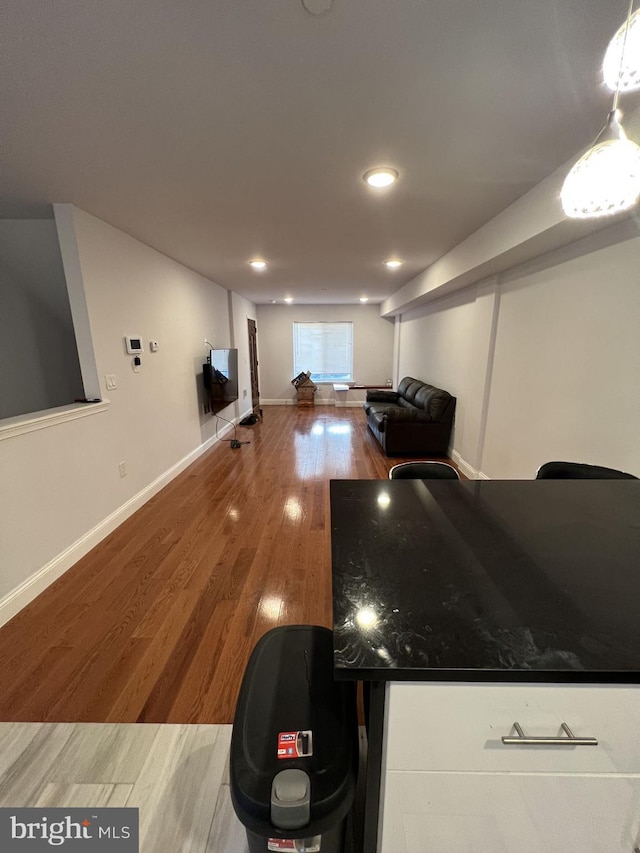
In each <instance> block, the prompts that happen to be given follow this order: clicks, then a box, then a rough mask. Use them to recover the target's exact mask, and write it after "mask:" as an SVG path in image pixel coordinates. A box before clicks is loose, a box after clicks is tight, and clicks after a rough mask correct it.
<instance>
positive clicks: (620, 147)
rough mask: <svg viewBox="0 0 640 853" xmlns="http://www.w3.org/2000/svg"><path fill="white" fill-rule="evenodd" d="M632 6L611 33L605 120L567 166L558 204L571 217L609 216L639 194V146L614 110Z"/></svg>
mask: <svg viewBox="0 0 640 853" xmlns="http://www.w3.org/2000/svg"><path fill="white" fill-rule="evenodd" d="M632 10H633V0H630V3H629V13H628V15H627V22H626V24H625V25H624V26H623V27H621V29H620V30H619V31H618V33H616V35H615V36H614V42H615V41H616V39H617V38H618V35H620V33H622V43H621V49H620V51H619V63H618V73H617V75H616V84H615V94H614V96H613V106H612V109H611V112H610V113H609V116H608V118H607V124H606V125H605V127H604V128H603V130H602V131H601V132H600V133H599V134H598V136H597V137H596V139H595V141H594V143H593V145H592V146H591V148H589V150H588V151H587V153H586V154H584V155H583V156H582V157H581V158H580V159H579V160H578V162H577V163H576V164H575V166H574V167H573V168H572V169H571V171H570V172H569V174H568V175H567V177H566V179H565V182H564V184H563V186H562V192H561V193H560V198H561V201H562V208H563V210H564V212H565V214H566V215H567V216H569V217H571V218H577V219H589V218H595V217H600V216H612V215H613V214H615V213H621V212H622V211H624V210H629V208H631V207H633V205H634V204H635V203H636V202H637V201H638V198H640V147H638V146H637V145H636V144H635V142H632V141H631V140H630V139H627V135H626V134H625V132H624V130H623V129H622V125H621V124H620V119H621V118H622V113H621V112H620V111H619V110H618V98H619V95H620V90H621V83H620V81H621V79H622V75H623V69H624V68H625V67H627V66H625V56H626V54H627V50H626V49H627V46H628V44H629V41H628V37H629V35H630V24H631V21H632V19H633V17H635V16H632ZM637 27H638V25H636V33H637Z"/></svg>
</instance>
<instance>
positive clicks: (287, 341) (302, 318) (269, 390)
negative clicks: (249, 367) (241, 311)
mask: <svg viewBox="0 0 640 853" xmlns="http://www.w3.org/2000/svg"><path fill="white" fill-rule="evenodd" d="M296 321H298V322H320V321H330V322H335V321H351V322H353V370H354V381H355V382H358V383H359V384H361V385H369V384H375V383H384V382H386V380H387V379H390V378H391V377H392V369H393V333H394V324H393V320H385V319H383V318H382V317H380V309H379V306H377V305H299V306H296V305H259V306H258V320H257V324H258V351H259V358H260V399H261V400H262V401H263V402H265V403H269V402H272V403H274V402H281V403H283V402H291V401H294V400H295V389H294V387H293V385H292V384H291V380H292V378H293V375H294V374H293V323H294V322H296ZM333 400H334V393H333V387H332V385H331V384H328V385H320V386H319V387H318V390H317V392H316V395H315V402H316V404H322V403H333Z"/></svg>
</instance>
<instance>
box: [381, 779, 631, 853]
mask: <svg viewBox="0 0 640 853" xmlns="http://www.w3.org/2000/svg"><path fill="white" fill-rule="evenodd" d="M639 800H640V778H638V777H633V776H627V777H618V778H614V777H607V776H579V775H573V776H553V775H542V774H540V775H534V776H527V775H519V774H504V775H502V774H487V775H484V774H481V773H477V774H470V775H468V776H465V775H462V774H458V773H416V772H406V773H403V772H397V771H393V772H390V773H387V775H386V778H385V780H384V807H383V813H382V832H381V838H380V845H379V848H378V849H379V851H380V853H460V851H473V853H514V851H517V853H560V852H561V853H605V851H606V853H634V851H635V850H637V847H636V845H638V844H640V812H639V810H638V801H639Z"/></svg>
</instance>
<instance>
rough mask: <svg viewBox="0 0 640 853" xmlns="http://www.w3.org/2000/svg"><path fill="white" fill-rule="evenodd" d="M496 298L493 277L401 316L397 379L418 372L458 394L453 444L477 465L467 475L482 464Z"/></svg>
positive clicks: (461, 454) (426, 379) (431, 381)
mask: <svg viewBox="0 0 640 853" xmlns="http://www.w3.org/2000/svg"><path fill="white" fill-rule="evenodd" d="M496 300H497V280H496V279H491V280H489V281H487V282H483V283H481V284H480V285H476V286H474V287H470V288H466V289H465V290H463V291H460V292H458V293H455V294H452V295H451V296H448V297H444V298H443V299H440V300H437V301H436V302H433V303H431V304H430V305H427V306H426V307H424V308H421V309H417V310H416V311H413V312H411V313H409V314H406V315H402V318H401V321H400V323H399V326H398V332H397V334H398V337H399V357H398V380H400V379H402V377H403V376H414V377H415V378H416V379H421V380H422V381H423V382H428V383H429V384H430V385H435V386H436V387H438V388H444V390H445V391H448V392H449V393H450V394H453V396H454V397H456V415H455V424H454V430H453V433H452V438H451V447H452V448H455V450H456V452H457V453H458V454H459V455H460V456H461V457H462V459H463V460H464V461H465V462H466V463H467V465H468V466H471V469H473V471H467V473H474V472H475V471H477V470H478V468H479V465H480V455H481V450H480V448H479V446H478V445H479V440H480V436H481V433H482V419H483V412H484V410H483V400H484V397H485V393H486V387H487V383H488V381H489V378H488V376H487V364H488V362H489V359H490V344H491V338H492V323H493V319H494V308H495V304H496Z"/></svg>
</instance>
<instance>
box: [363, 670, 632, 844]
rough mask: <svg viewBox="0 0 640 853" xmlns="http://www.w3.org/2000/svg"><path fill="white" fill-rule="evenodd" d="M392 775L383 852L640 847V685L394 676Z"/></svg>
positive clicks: (389, 743) (387, 756) (389, 719)
mask: <svg viewBox="0 0 640 853" xmlns="http://www.w3.org/2000/svg"><path fill="white" fill-rule="evenodd" d="M515 722H518V723H519V724H520V726H521V728H522V730H523V731H524V732H525V734H526V735H528V736H530V735H532V736H544V737H549V736H552V737H563V738H564V737H565V734H564V732H563V731H562V729H561V723H562V722H565V723H567V724H568V725H569V727H570V729H571V731H572V732H573V734H574V735H576V736H578V737H595V738H597V739H598V745H597V746H573V745H565V744H564V743H562V744H558V745H552V746H539V745H536V746H523V745H522V744H517V745H515V746H506V745H504V744H503V743H502V736H509V735H510V736H513V735H514V734H515V731H514V728H513V724H514V723H515ZM381 782H382V791H381V796H382V799H381V826H380V832H379V836H378V849H379V851H380V853H422V851H424V853H449V851H456V853H458V851H467V850H468V851H469V853H471V851H473V853H485V851H486V853H500V851H505V853H511V851H518V853H556V851H558V853H560V851H562V853H586V851H593V853H601V851H602V853H604V851H607V853H613V851H624V853H637V851H640V687H638V686H635V685H633V686H627V685H548V684H547V685H543V684H504V683H503V684H499V683H491V684H489V683H482V684H470V683H455V684H452V683H447V682H438V683H433V682H432V683H392V684H389V685H388V686H387V707H386V727H385V742H384V753H383V768H382V780H381Z"/></svg>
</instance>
